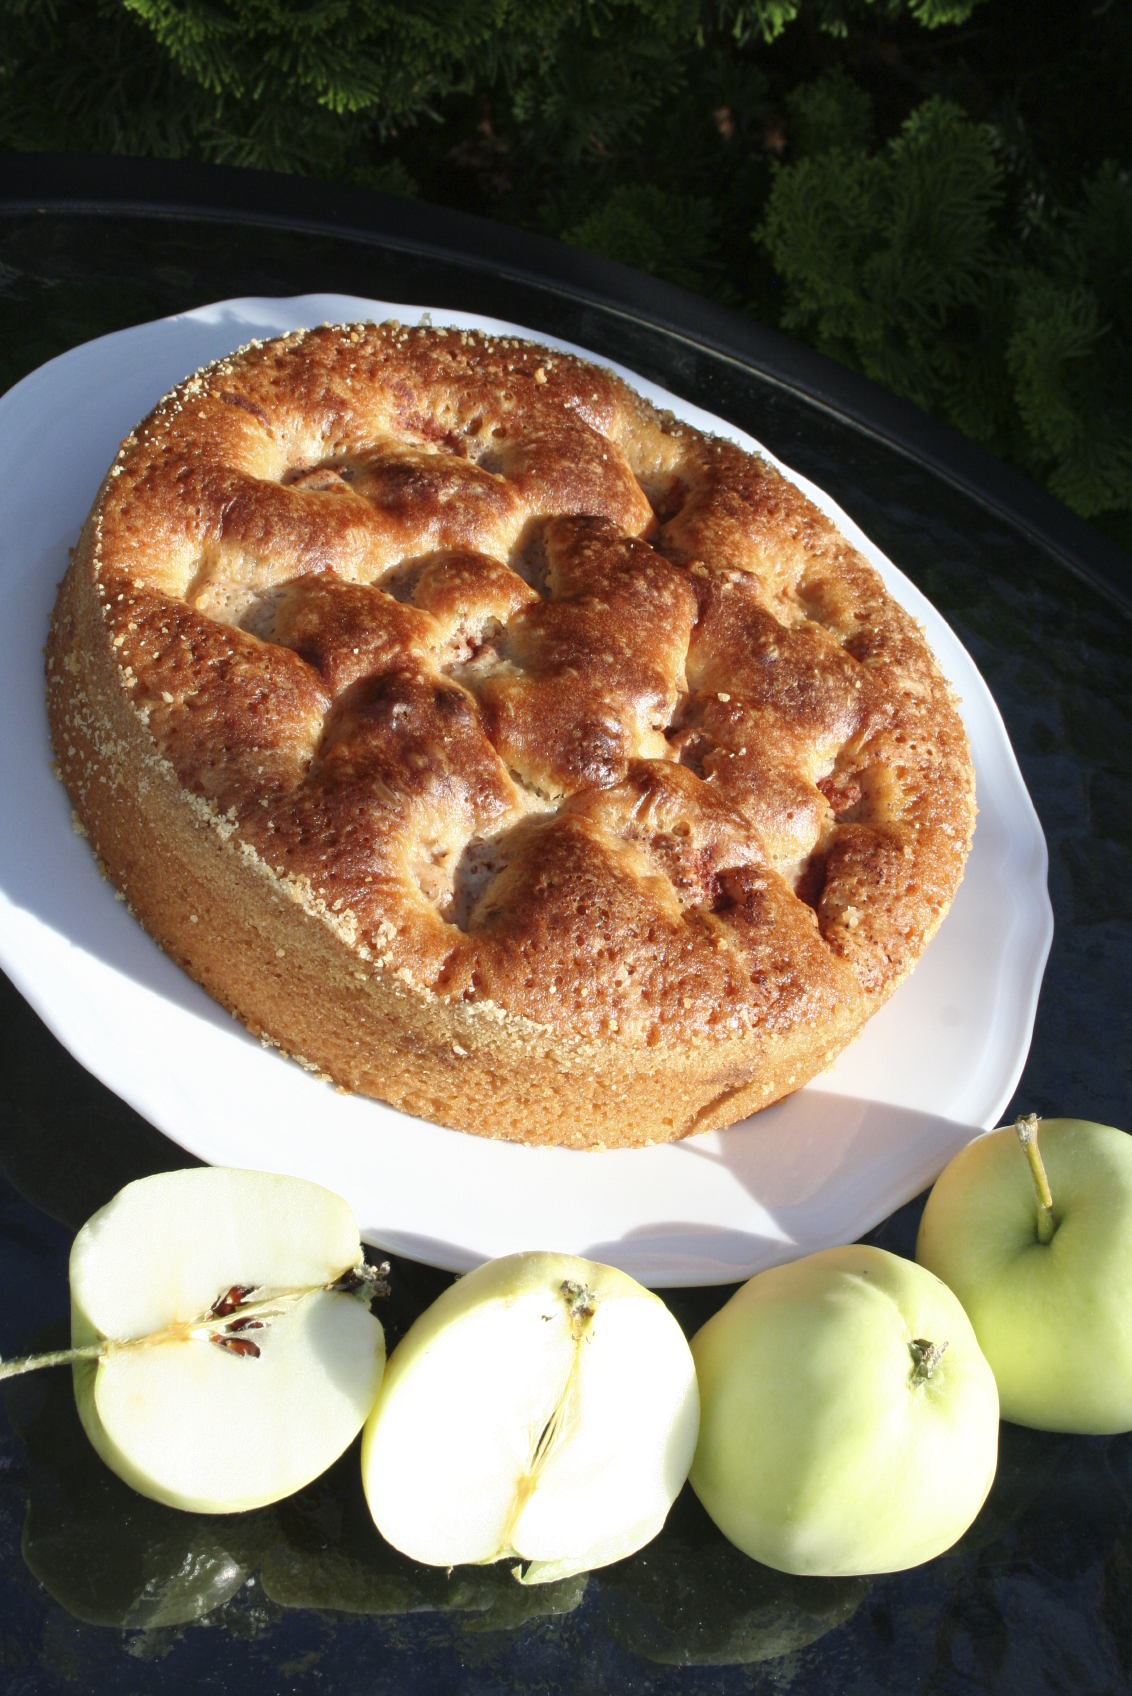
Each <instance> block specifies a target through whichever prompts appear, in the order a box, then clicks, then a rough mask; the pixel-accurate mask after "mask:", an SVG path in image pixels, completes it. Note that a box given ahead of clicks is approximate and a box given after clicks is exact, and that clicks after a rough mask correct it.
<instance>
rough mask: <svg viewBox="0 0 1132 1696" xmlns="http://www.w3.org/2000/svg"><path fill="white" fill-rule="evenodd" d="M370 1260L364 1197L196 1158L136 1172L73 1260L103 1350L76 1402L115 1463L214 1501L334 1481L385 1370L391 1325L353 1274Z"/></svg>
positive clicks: (77, 1301)
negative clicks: (361, 1212) (349, 1199)
mask: <svg viewBox="0 0 1132 1696" xmlns="http://www.w3.org/2000/svg"><path fill="white" fill-rule="evenodd" d="M361 1265H362V1249H361V1242H360V1240H359V1236H358V1228H357V1225H356V1224H355V1222H354V1218H353V1215H352V1214H351V1212H350V1209H349V1207H348V1206H347V1205H346V1203H345V1202H344V1201H342V1200H341V1198H340V1197H338V1196H336V1195H333V1194H331V1192H330V1191H329V1190H325V1189H322V1188H321V1187H320V1186H319V1185H317V1184H312V1183H307V1182H306V1181H304V1180H303V1179H299V1178H285V1177H278V1176H274V1175H271V1174H268V1173H263V1172H240V1171H231V1170H227V1169H225V1168H221V1167H197V1168H192V1169H190V1170H187V1171H179V1172H163V1173H158V1174H157V1175H155V1176H153V1177H150V1178H142V1179H139V1180H138V1181H137V1182H136V1183H133V1184H129V1185H127V1187H126V1188H125V1189H124V1190H122V1191H121V1192H120V1193H119V1194H118V1195H117V1196H115V1197H114V1199H113V1201H111V1202H109V1203H108V1205H107V1206H106V1207H104V1208H102V1209H101V1211H100V1212H98V1213H96V1214H95V1215H94V1217H93V1218H92V1219H90V1220H89V1221H88V1222H87V1224H86V1225H84V1226H83V1228H82V1230H81V1231H80V1232H79V1234H78V1236H77V1237H76V1238H75V1242H74V1246H73V1248H72V1250H71V1261H70V1279H71V1338H72V1344H73V1346H74V1347H75V1348H77V1349H84V1350H90V1351H92V1358H88V1359H80V1360H77V1361H76V1362H75V1365H74V1375H75V1400H76V1402H77V1404H78V1409H79V1416H80V1418H81V1419H82V1422H83V1426H84V1428H85V1430H86V1433H87V1435H88V1437H89V1438H90V1440H91V1442H92V1443H93V1445H94V1447H95V1448H96V1449H97V1451H98V1453H99V1454H100V1455H101V1456H102V1458H103V1460H104V1461H105V1462H106V1464H107V1465H108V1466H109V1467H111V1468H112V1470H113V1471H114V1472H116V1473H117V1474H118V1475H119V1477H121V1478H123V1479H125V1481H126V1482H127V1483H128V1484H131V1485H133V1487H134V1489H136V1490H139V1491H140V1492H141V1493H142V1494H143V1495H145V1496H151V1497H153V1498H154V1499H155V1500H156V1501H160V1502H167V1503H168V1504H169V1505H170V1506H172V1507H179V1508H189V1509H193V1510H195V1511H197V1512H202V1513H231V1512H234V1511H239V1510H244V1509H248V1508H254V1507H260V1506H262V1505H263V1504H265V1503H267V1502H273V1501H277V1500H279V1499H280V1498H281V1497H283V1496H286V1495H290V1494H291V1493H292V1492H293V1491H295V1490H298V1489H300V1488H301V1487H302V1486H303V1485H304V1484H306V1483H308V1482H309V1481H310V1480H311V1479H312V1478H316V1477H318V1475H319V1474H320V1473H321V1472H323V1471H325V1469H326V1468H327V1467H328V1466H329V1465H330V1464H331V1463H332V1462H333V1461H334V1460H336V1459H337V1457H338V1456H339V1455H340V1454H341V1453H342V1451H343V1450H344V1449H345V1448H346V1447H347V1445H348V1444H349V1443H350V1442H351V1441H352V1440H353V1438H354V1436H355V1435H356V1434H357V1432H358V1431H359V1430H360V1429H361V1426H362V1424H363V1423H364V1421H365V1419H366V1416H367V1414H368V1413H369V1411H370V1409H371V1407H372V1406H373V1403H374V1399H375V1397H376V1395H377V1392H378V1389H379V1387H380V1384H381V1377H382V1372H383V1370H384V1365H385V1339H384V1334H383V1332H382V1328H381V1325H380V1323H379V1322H378V1320H377V1319H376V1318H374V1316H373V1315H372V1314H371V1312H370V1310H369V1302H368V1299H362V1300H359V1299H357V1297H356V1296H355V1295H354V1294H352V1293H350V1288H349V1287H348V1286H350V1285H353V1284H356V1283H357V1276H356V1273H357V1269H358V1268H360V1267H361ZM351 1275H353V1276H351ZM335 1285H338V1286H340V1287H338V1288H335V1287H334V1286H335ZM367 1288H368V1286H367V1285H366V1283H365V1281H364V1279H363V1280H362V1281H361V1286H360V1293H361V1294H362V1295H363V1296H365V1295H366V1292H367Z"/></svg>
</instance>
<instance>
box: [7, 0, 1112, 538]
mask: <svg viewBox="0 0 1132 1696" xmlns="http://www.w3.org/2000/svg"><path fill="white" fill-rule="evenodd" d="M1130 82H1132V0H1097V3H1096V4H1091V5H1088V6H1085V5H1082V6H1077V5H1074V4H1073V3H1072V0H1032V3H1031V4H1028V5H1027V6H1026V7H1019V6H1018V5H1017V3H1016V0H0V147H9V148H39V149H46V150H54V149H74V150H80V151H82V150H95V151H100V152H124V153H138V154H150V155H157V156H184V157H190V158H198V159H206V160H215V161H219V162H222V163H228V164H238V165H250V166H258V167H261V168H267V169H273V170H283V171H299V172H305V173H308V174H313V175H318V176H324V177H332V178H342V179H346V180H350V181H353V182H356V183H360V184H362V185H365V186H368V187H372V188H380V189H386V190H391V191H393V192H395V193H402V194H421V195H423V196H424V197H426V198H427V199H429V200H433V201H436V202H439V203H442V204H448V205H453V206H459V207H463V208H465V209H467V210H471V211H477V212H482V213H486V214H488V215H489V216H492V217H496V218H500V219H503V220H504V221H509V222H513V223H517V224H521V225H524V226H527V227H529V228H533V229H538V230H541V231H543V232H545V233H548V234H551V235H555V236H558V237H560V238H562V239H563V240H566V241H568V242H574V243H577V244H579V245H581V246H584V247H587V248H591V249H593V250H594V251H597V252H600V253H604V254H607V255H609V256H611V257H613V258H615V259H619V260H622V261H624V262H625V263H626V264H629V265H635V266H638V267H639V268H641V269H643V270H646V271H651V272H653V273H655V274H656V275H659V276H663V277H667V278H669V279H671V280H672V281H674V282H678V283H681V284H683V285H684V286H685V287H688V288H691V289H695V290H698V291H700V292H702V293H705V294H709V295H712V296H714V297H715V298H716V299H719V300H722V301H724V302H726V303H727V304H729V305H732V306H734V307H737V308H738V309H740V310H743V311H748V312H751V313H753V314H754V315H755V316H757V317H759V318H761V319H763V320H764V321H767V322H770V323H774V324H778V325H781V326H782V327H783V328H784V329H786V330H788V331H790V332H792V333H793V334H795V335H798V336H801V337H803V338H804V339H805V340H807V341H809V342H811V343H812V344H813V345H814V346H815V347H818V348H820V349H822V350H823V351H824V352H827V353H830V354H832V355H833V356H834V357H835V358H837V359H840V360H842V361H844V362H845V363H846V364H848V365H851V366H853V367H855V368H856V369H857V370H859V371H862V372H864V373H865V374H866V375H868V376H870V377H873V378H875V379H876V380H877V381H878V382H881V383H884V384H885V385H887V386H888V387H889V388H890V389H893V390H895V391H896V393H898V394H901V395H903V396H905V397H907V398H908V399H910V400H912V401H914V402H916V403H917V404H918V405H920V406H923V407H926V408H927V409H928V410H929V411H931V412H934V413H936V414H937V415H938V416H940V417H941V418H944V419H946V420H948V422H950V423H952V424H954V425H955V426H957V427H958V428H959V429H961V430H963V431H965V432H966V433H967V434H968V435H970V436H973V437H974V438H976V439H977V440H979V441H981V442H982V443H984V444H985V445H986V446H987V447H989V448H990V449H991V450H992V451H993V452H995V453H998V454H1000V455H1001V456H1002V457H1004V458H1006V459H1009V460H1012V461H1013V462H1014V463H1015V464H1018V465H1020V466H1021V467H1022V468H1023V469H1025V470H1026V471H1028V472H1029V473H1030V474H1031V475H1032V476H1034V477H1036V478H1038V479H1039V480H1041V481H1043V482H1044V483H1045V484H1046V485H1047V486H1048V487H1049V488H1050V489H1051V490H1052V491H1053V492H1054V493H1055V494H1056V495H1058V496H1059V497H1060V498H1061V499H1062V500H1064V501H1065V502H1066V503H1067V504H1068V505H1069V506H1071V507H1073V508H1074V509H1075V510H1076V511H1077V512H1079V513H1082V514H1084V515H1085V516H1086V517H1089V518H1092V519H1094V520H1095V521H1096V522H1098V523H1099V524H1101V525H1102V526H1103V527H1104V528H1106V529H1108V530H1109V531H1110V532H1111V533H1112V534H1114V535H1115V536H1116V537H1117V538H1118V539H1120V540H1121V541H1123V542H1124V544H1125V546H1132V176H1130V172H1129V167H1130V166H1132V116H1130V113H1132V102H1129V101H1128V98H1127V89H1128V86H1129V84H1130Z"/></svg>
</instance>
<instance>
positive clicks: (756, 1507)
mask: <svg viewBox="0 0 1132 1696" xmlns="http://www.w3.org/2000/svg"><path fill="white" fill-rule="evenodd" d="M692 1355H693V1358H694V1360H695V1363H696V1373H697V1376H698V1378H699V1383H700V1398H701V1404H702V1415H701V1423H700V1436H699V1442H698V1444H697V1446H696V1455H695V1459H694V1461H693V1463H692V1470H691V1475H690V1480H691V1484H692V1488H693V1489H694V1490H695V1492H696V1494H697V1496H698V1497H699V1498H700V1501H701V1502H702V1503H703V1505H704V1507H705V1508H706V1509H707V1511H708V1513H709V1514H710V1515H711V1517H712V1519H714V1521H715V1523H716V1524H717V1525H718V1526H719V1528H720V1530H721V1531H722V1532H723V1533H724V1535H725V1536H726V1537H729V1538H730V1539H731V1541H732V1542H733V1543H735V1544H736V1545H737V1546H738V1547H739V1548H740V1549H742V1550H743V1552H744V1553H745V1554H748V1555H752V1556H753V1557H754V1559H755V1560H758V1561H762V1562H763V1563H764V1565H766V1566H771V1567H776V1568H778V1570H779V1571H781V1572H792V1573H799V1574H809V1575H812V1576H814V1577H821V1576H825V1577H850V1576H853V1575H856V1574H866V1573H879V1572H898V1571H900V1570H902V1569H903V1568H905V1567H910V1566H917V1565H918V1564H919V1563H920V1562H921V1561H926V1560H930V1559H931V1558H932V1557H933V1556H935V1555H938V1554H942V1552H943V1551H944V1550H945V1549H947V1548H950V1546H951V1545H952V1543H954V1542H955V1541H956V1539H957V1538H959V1537H960V1536H961V1535H962V1534H963V1532H964V1531H965V1530H966V1529H967V1527H968V1525H970V1523H971V1521H972V1520H973V1519H974V1517H975V1515H976V1514H977V1513H978V1511H979V1509H980V1507H981V1506H982V1504H983V1502H984V1500H985V1498H986V1495H987V1492H988V1490H989V1489H990V1486H991V1482H992V1480H993V1478H994V1472H995V1462H996V1456H997V1450H998V1395H997V1392H996V1390H995V1383H994V1377H993V1375H992V1373H991V1370H990V1367H989V1366H988V1365H987V1363H986V1361H985V1360H984V1358H983V1355H982V1352H981V1350H980V1349H979V1345H978V1343H977V1342H976V1340H975V1334H974V1332H973V1330H972V1329H971V1324H970V1321H969V1320H968V1318H967V1316H966V1314H965V1313H964V1312H963V1309H962V1307H961V1306H960V1305H959V1303H958V1301H957V1300H956V1299H955V1297H954V1296H953V1295H952V1293H951V1291H950V1290H949V1289H947V1287H946V1286H945V1285H944V1284H942V1283H941V1282H940V1281H939V1279H938V1278H935V1277H933V1276H932V1275H931V1274H930V1273H928V1272H925V1271H924V1269H923V1268H922V1267H919V1266H917V1265H916V1264H915V1263H914V1262H913V1261H910V1260H902V1259H900V1258H899V1257H898V1256H896V1255H893V1254H887V1253H886V1252H885V1251H884V1250H883V1249H877V1248H868V1247H862V1246H860V1245H858V1246H856V1247H852V1248H835V1249H827V1250H826V1251H825V1252H824V1253H822V1254H813V1255H808V1256H807V1257H806V1258H805V1259H803V1260H796V1261H794V1262H792V1263H791V1264H790V1265H787V1266H776V1267H774V1268H772V1269H771V1270H770V1271H769V1272H760V1273H759V1274H758V1276H757V1277H755V1278H752V1279H751V1280H750V1282H749V1283H747V1284H744V1286H743V1288H742V1289H741V1290H739V1291H738V1292H737V1293H736V1294H735V1295H734V1296H732V1298H731V1300H730V1301H729V1302H728V1303H727V1305H726V1306H725V1307H723V1308H721V1309H720V1311H719V1312H718V1313H717V1314H715V1315H714V1316H713V1317H712V1318H711V1319H709V1320H708V1322H707V1324H706V1325H704V1326H703V1328H702V1329H701V1330H700V1331H699V1332H698V1333H697V1334H696V1336H695V1337H694V1338H693V1340H692Z"/></svg>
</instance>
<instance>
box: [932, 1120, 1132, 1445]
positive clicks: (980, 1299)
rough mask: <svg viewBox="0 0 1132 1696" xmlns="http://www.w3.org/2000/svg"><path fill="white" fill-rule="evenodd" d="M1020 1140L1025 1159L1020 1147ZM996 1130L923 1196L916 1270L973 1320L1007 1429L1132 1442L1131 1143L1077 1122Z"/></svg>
mask: <svg viewBox="0 0 1132 1696" xmlns="http://www.w3.org/2000/svg"><path fill="white" fill-rule="evenodd" d="M1020 1139H1022V1146H1021V1147H1020V1146H1019V1142H1020ZM1040 1140H1041V1147H1040V1150H1039V1148H1038V1121H1037V1120H1036V1119H1034V1118H1033V1117H1032V1116H1031V1117H1027V1118H1026V1119H1022V1120H1020V1121H1019V1122H1018V1125H1017V1126H1007V1127H1004V1128H1003V1129H1001V1130H997V1131H992V1132H990V1133H989V1134H988V1135H987V1136H983V1137H980V1138H979V1139H978V1141H976V1142H973V1143H971V1144H970V1145H969V1146H968V1147H967V1148H965V1149H964V1150H963V1152H962V1153H961V1154H958V1155H956V1157H955V1159H954V1160H953V1161H952V1162H951V1164H950V1166H948V1167H947V1168H946V1169H945V1170H944V1172H943V1173H942V1174H941V1176H940V1178H939V1179H938V1181H937V1182H936V1185H935V1188H934V1189H933V1190H932V1193H931V1195H930V1196H929V1197H928V1204H927V1206H926V1207H925V1209H924V1216H923V1219H922V1221H921V1223H920V1234H919V1238H918V1240H917V1243H916V1259H917V1260H918V1261H919V1262H920V1263H921V1265H923V1266H926V1267H928V1268H929V1269H930V1270H931V1271H933V1272H934V1273H936V1275H937V1276H938V1277H940V1278H942V1279H943V1281H944V1282H945V1283H946V1284H948V1285H949V1286H950V1287H951V1289H953V1290H954V1291H955V1294H956V1295H957V1296H958V1297H959V1300H960V1301H961V1302H962V1303H963V1306H964V1307H965V1308H966V1310H967V1314H968V1317H969V1318H970V1320H971V1323H972V1325H973V1326H974V1328H975V1335H976V1336H977V1337H978V1339H979V1343H980V1345H981V1347H982V1350H983V1353H984V1354H985V1355H986V1357H987V1359H988V1361H989V1362H990V1364H991V1368H992V1370H993V1372H994V1375H995V1378H996V1379H997V1381H998V1393H999V1399H1000V1401H1001V1403H1002V1417H1003V1418H1004V1419H1009V1420H1013V1421H1014V1422H1015V1423H1017V1424H1019V1425H1032V1426H1036V1427H1037V1428H1038V1429H1040V1430H1045V1431H1081V1432H1092V1433H1097V1434H1102V1433H1109V1432H1116V1431H1127V1430H1130V1429H1132V1138H1130V1137H1128V1136H1127V1135H1126V1134H1125V1133H1124V1132H1123V1131H1118V1130H1115V1129H1114V1128H1113V1127H1112V1126H1111V1125H1094V1124H1088V1123H1086V1122H1085V1121H1083V1120H1080V1119H1044V1120H1042V1121H1041V1139H1040Z"/></svg>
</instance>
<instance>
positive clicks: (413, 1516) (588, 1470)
mask: <svg viewBox="0 0 1132 1696" xmlns="http://www.w3.org/2000/svg"><path fill="white" fill-rule="evenodd" d="M698 1425H699V1396H698V1393H697V1389H696V1374H695V1369H694V1367H693V1365H692V1357H691V1354H690V1353H689V1351H688V1345H687V1343H686V1342H685V1340H684V1334H683V1332H682V1331H681V1330H680V1327H679V1325H678V1324H677V1322H676V1320H675V1319H674V1318H673V1317H672V1315H671V1313H669V1311H668V1309H667V1308H666V1307H665V1305H664V1303H663V1302H662V1301H660V1299H659V1298H658V1297H657V1296H655V1295H653V1294H652V1293H651V1291H649V1290H646V1289H644V1288H642V1286H641V1285H640V1284H637V1283H636V1282H634V1280H633V1279H632V1278H629V1277H627V1276H626V1274H625V1273H623V1272H618V1271H616V1270H614V1268H612V1267H609V1266H600V1265H597V1264H595V1263H594V1262H593V1261H588V1260H578V1259H575V1258H574V1257H572V1256H568V1255H556V1254H515V1255H508V1256H507V1257H506V1258H505V1259H502V1260H495V1261H489V1262H488V1263H487V1264H486V1265H484V1266H480V1267H478V1268H477V1269H476V1270H475V1271H474V1272H470V1273H468V1275H467V1276H466V1277H464V1278H461V1279H460V1280H459V1282H457V1283H455V1284H453V1285H452V1286H451V1287H450V1288H449V1289H447V1290H446V1291H445V1292H444V1293H443V1295H441V1297H440V1298H439V1300H437V1301H436V1302H434V1303H433V1305H432V1306H431V1307H430V1308H429V1309H428V1310H427V1311H426V1312H425V1313H423V1314H422V1315H421V1317H420V1318H419V1319H418V1320H417V1321H416V1323H415V1324H414V1325H413V1326H412V1328H411V1329H410V1330H409V1332H408V1333H407V1335H406V1336H405V1337H404V1339H403V1340H402V1341H401V1343H400V1344H399V1345H398V1347H397V1348H396V1350H395V1351H394V1353H393V1355H392V1357H391V1358H390V1361H389V1367H388V1370H387V1372H386V1375H385V1380H384V1382H383V1384H382V1388H381V1394H380V1395H379V1397H378V1400H377V1404H376V1406H375V1407H374V1410H373V1413H372V1414H371V1416H370V1419H369V1422H368V1424H367V1425H366V1430H365V1436H364V1438H363V1440H362V1483H363V1485H364V1487H365V1493H366V1498H367V1500H368V1502H369V1506H370V1512H371V1513H372V1515H373V1518H374V1520H375V1522H376V1524H377V1528H378V1530H379V1531H380V1532H381V1534H382V1536H383V1537H384V1538H385V1539H386V1541H387V1542H389V1543H392V1544H393V1546H394V1547H395V1548H397V1549H400V1550H401V1551H402V1553H404V1554H406V1555H409V1556H411V1557H412V1558H413V1559H414V1560H418V1561H423V1562H425V1563H427V1564H429V1565H432V1566H445V1567H448V1566H459V1565H462V1564H465V1563H472V1562H488V1561H497V1560H503V1559H512V1560H518V1561H526V1562H530V1563H531V1564H530V1566H529V1567H528V1568H527V1570H526V1571H525V1573H524V1574H523V1578H524V1582H526V1583H547V1582H550V1581H551V1580H555V1579H560V1578H566V1577H569V1576H570V1575H572V1574H573V1573H576V1572H583V1571H586V1570H588V1569H590V1568H592V1567H598V1566H604V1565H605V1564H606V1563H608V1562H609V1561H615V1560H620V1559H621V1558H622V1556H624V1555H628V1554H632V1552H633V1551H634V1550H635V1549H639V1548H640V1547H641V1545H642V1544H644V1543H647V1542H648V1541H649V1540H650V1539H651V1538H652V1537H654V1536H655V1535H656V1533H657V1532H658V1531H659V1530H660V1528H661V1526H662V1525H663V1523H664V1519H665V1516H666V1514H667V1513H668V1509H669V1507H670V1506H671V1505H672V1502H673V1501H674V1500H675V1498H676V1496H677V1494H678V1493H679V1491H680V1489H681V1487H682V1485H683V1483H684V1480H685V1478H686V1477H687V1474H688V1467H689V1465H690V1463H691V1459H692V1453H693V1451H694V1449H695V1446H696V1431H697V1428H698Z"/></svg>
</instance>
